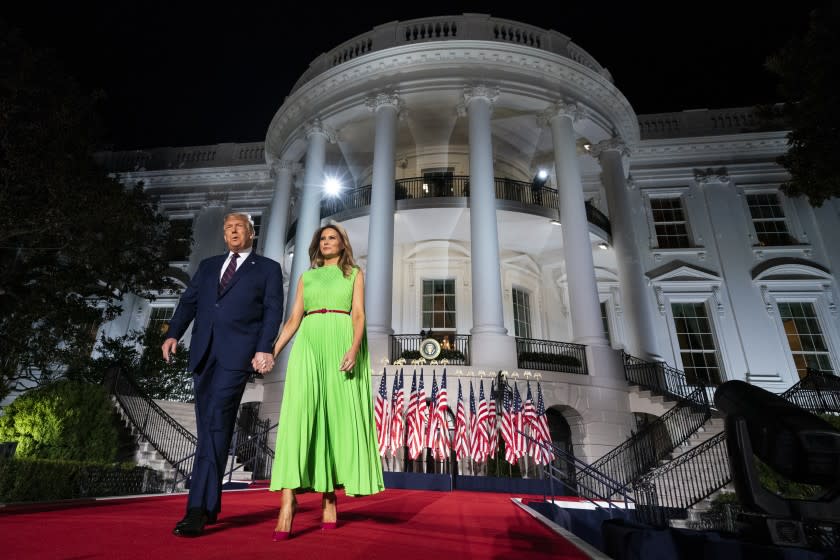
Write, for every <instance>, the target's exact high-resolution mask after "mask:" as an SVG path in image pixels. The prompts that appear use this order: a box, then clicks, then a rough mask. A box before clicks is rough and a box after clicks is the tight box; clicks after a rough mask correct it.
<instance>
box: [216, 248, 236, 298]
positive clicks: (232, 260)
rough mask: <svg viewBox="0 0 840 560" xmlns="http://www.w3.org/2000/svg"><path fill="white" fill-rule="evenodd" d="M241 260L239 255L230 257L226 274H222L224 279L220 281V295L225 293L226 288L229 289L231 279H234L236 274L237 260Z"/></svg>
mask: <svg viewBox="0 0 840 560" xmlns="http://www.w3.org/2000/svg"><path fill="white" fill-rule="evenodd" d="M238 258H239V253H234V254H232V255H231V256H230V263H228V266H227V268H226V269H225V273H224V274H222V279H221V280H220V281H219V293H220V294H221V293H222V292H224V291H225V287H227V285H228V283H229V282H230V279H231V278H233V275H234V274H236V259H238Z"/></svg>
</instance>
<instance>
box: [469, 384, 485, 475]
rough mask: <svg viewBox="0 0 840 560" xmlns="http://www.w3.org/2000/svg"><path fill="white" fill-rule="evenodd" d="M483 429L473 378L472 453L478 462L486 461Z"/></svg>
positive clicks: (471, 410)
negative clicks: (479, 417)
mask: <svg viewBox="0 0 840 560" xmlns="http://www.w3.org/2000/svg"><path fill="white" fill-rule="evenodd" d="M483 429H484V426H483V425H482V424H481V423H480V422H479V420H478V412H476V410H475V393H474V392H473V384H472V380H470V455H471V456H472V458H473V461H475V462H477V463H481V462H483V461H484V459H483V457H482V452H483V447H482V441H481V434H480V433H479V432H480V431H481V430H483Z"/></svg>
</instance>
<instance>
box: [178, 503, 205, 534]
mask: <svg viewBox="0 0 840 560" xmlns="http://www.w3.org/2000/svg"><path fill="white" fill-rule="evenodd" d="M208 517H209V516H208V515H207V513H205V511H204V510H203V509H202V508H190V509H188V510H187V515H185V516H184V518H183V519H182V520H181V521H179V522H178V523H176V524H175V528H174V529H173V530H172V534H173V535H177V536H179V537H199V536H201V534H202V533H204V526H205V525H206V524H207V522H208ZM214 517H215V515H214ZM214 521H215V519H214Z"/></svg>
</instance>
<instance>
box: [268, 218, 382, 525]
mask: <svg viewBox="0 0 840 560" xmlns="http://www.w3.org/2000/svg"><path fill="white" fill-rule="evenodd" d="M309 257H310V260H311V261H312V268H310V269H309V270H307V271H306V272H304V273H303V274H302V275H301V277H300V280H299V281H298V285H297V291H296V292H295V301H294V304H293V306H292V311H291V315H290V316H289V319H288V321H287V322H286V324H285V325H284V326H283V329H282V330H281V332H280V336H279V337H278V338H277V342H275V344H274V356H275V357H276V356H277V355H278V354H279V353H280V351H281V350H283V348H284V347H285V346H286V344H287V343H288V342H289V340H291V338H292V337H293V336H295V333H297V337H296V338H295V342H294V344H293V345H292V350H291V352H290V354H289V361H288V366H287V368H286V386H285V388H284V390H283V401H282V405H281V408H280V420H279V426H278V429H277V445H276V446H275V458H274V465H273V466H272V472H271V487H270V488H271V490H275V491H277V490H279V491H281V493H282V495H281V506H280V515H279V516H278V518H277V526H276V527H275V531H274V535H273V538H274V540H285V539H287V538H289V536H290V533H291V528H292V520H293V518H294V514H295V508H296V501H295V491H296V490H313V491H315V492H321V493H322V501H321V508H322V512H321V513H322V517H321V528H322V529H334V528H335V527H336V517H337V514H336V497H335V488H336V487H337V486H342V487H344V491H345V493H346V494H347V495H354V496H364V495H368V494H374V493H376V492H379V491H381V490H382V489H383V488H384V484H383V482H382V464H381V462H380V459H379V453H378V451H377V446H376V427H375V423H374V420H373V403H372V398H371V390H370V376H371V370H370V357H369V355H368V350H367V336H366V333H365V309H364V278H363V276H362V272H361V270H359V267H358V266H356V264H355V262H354V260H353V249H352V247H351V246H350V240H349V239H348V237H347V232H346V231H345V230H344V228H342V227H341V226H339V225H335V224H332V225H327V226H323V227H321V228H320V229H318V231H316V232H315V235H314V236H313V237H312V243H311V244H310V246H309Z"/></svg>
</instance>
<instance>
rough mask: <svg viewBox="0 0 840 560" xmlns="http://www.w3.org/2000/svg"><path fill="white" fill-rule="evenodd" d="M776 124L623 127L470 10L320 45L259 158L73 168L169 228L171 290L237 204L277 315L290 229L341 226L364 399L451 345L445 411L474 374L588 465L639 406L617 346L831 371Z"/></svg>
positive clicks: (836, 222) (644, 122)
mask: <svg viewBox="0 0 840 560" xmlns="http://www.w3.org/2000/svg"><path fill="white" fill-rule="evenodd" d="M616 56H620V54H618V53H617V54H616ZM786 134H787V131H786V130H783V129H781V128H779V129H778V130H766V127H764V128H762V129H761V130H760V129H759V126H758V121H757V120H756V117H755V115H754V112H753V110H752V109H750V108H733V109H725V110H705V109H703V110H690V111H683V112H679V113H663V114H651V115H637V114H636V113H635V112H634V110H633V108H632V106H631V105H630V103H629V102H628V101H627V99H626V98H625V97H624V95H623V94H622V93H621V91H620V90H619V89H618V87H616V85H615V84H613V81H612V78H611V76H610V73H609V71H608V70H607V69H606V68H605V67H603V66H602V65H601V64H600V63H599V62H598V61H596V60H594V59H593V58H592V57H591V56H590V55H589V54H588V53H586V51H584V50H583V49H582V48H581V47H580V46H578V45H576V44H574V43H573V42H571V41H570V40H569V38H568V37H566V36H564V35H562V34H560V33H557V32H554V31H546V30H543V29H539V28H535V27H531V26H528V25H524V24H521V23H517V22H513V21H509V20H502V19H498V18H493V17H490V16H485V15H477V14H470V15H463V16H453V17H433V18H427V19H421V20H412V21H408V22H392V23H388V24H385V25H381V26H378V27H375V28H374V29H373V30H372V31H370V32H368V33H366V34H364V35H360V36H358V37H354V38H353V39H351V40H349V41H347V42H345V43H343V44H341V45H339V46H337V47H335V48H333V49H332V50H330V51H329V52H326V53H324V54H322V55H321V56H320V57H318V58H317V59H316V60H315V61H313V62H312V64H311V65H310V68H309V70H307V72H305V73H304V75H303V76H301V78H300V79H299V80H298V82H297V84H296V85H295V86H294V88H293V89H292V91H291V92H290V93H289V95H288V97H286V99H285V101H284V102H283V104H282V105H281V106H280V107H279V109H278V110H277V113H276V114H275V116H274V118H273V119H272V121H271V123H269V124H268V131H267V134H266V138H265V140H264V142H254V143H247V144H219V145H214V146H192V147H183V148H160V149H152V150H138V151H127V152H104V153H100V154H98V155H97V157H98V158H99V160H100V162H101V163H102V165H104V166H105V167H106V168H107V169H108V170H109V171H111V172H113V173H115V174H118V176H119V177H120V179H121V180H122V181H124V182H125V183H126V184H134V183H136V182H138V181H142V182H143V184H144V185H145V188H146V189H147V190H149V191H150V192H152V193H154V194H155V195H156V196H158V197H159V199H160V201H161V209H162V211H163V212H164V213H166V215H167V216H168V217H169V218H170V219H171V220H173V223H174V224H176V225H177V227H176V228H174V229H175V231H176V232H186V233H184V236H185V238H189V232H191V233H192V239H193V242H192V245H191V247H187V246H185V245H184V246H183V249H184V251H183V252H182V253H181V254H173V256H172V258H173V260H172V263H171V265H172V276H173V277H175V278H177V279H179V280H180V281H181V282H184V283H186V282H187V279H188V278H189V276H190V275H191V274H192V273H193V272H194V271H195V270H196V267H197V265H198V262H199V261H200V260H201V259H203V258H206V257H208V256H210V255H214V254H218V253H221V252H222V251H223V250H224V243H223V240H222V236H221V223H222V216H223V215H224V214H225V213H226V212H229V211H242V212H248V213H250V214H251V215H252V216H254V218H255V220H256V222H257V226H258V232H257V233H258V235H257V251H258V252H260V253H262V254H264V255H266V256H268V257H271V258H273V259H276V260H277V261H279V262H280V263H281V264H282V266H283V270H284V272H285V275H286V282H287V300H286V301H287V302H290V301H292V299H293V297H294V287H295V286H296V283H297V279H298V277H299V276H300V275H301V274H302V272H303V271H304V270H306V269H307V268H308V266H309V262H308V259H307V257H306V254H307V248H308V245H309V241H310V239H311V236H312V233H313V232H314V231H315V229H317V227H319V225H320V224H323V223H328V222H331V221H332V222H337V223H340V224H342V225H343V226H344V227H345V228H346V229H347V231H348V233H349V235H350V239H351V241H352V243H353V248H354V251H355V254H356V256H357V257H358V260H359V262H360V265H361V266H362V268H363V269H364V271H365V279H366V288H367V290H366V312H367V326H368V337H369V343H370V349H371V361H372V367H373V370H374V383H373V384H374V386H377V385H378V381H379V377H378V376H379V375H381V374H382V372H383V370H384V371H387V372H388V373H389V374H391V373H393V372H394V370H395V368H396V367H398V366H394V365H392V364H393V362H394V361H395V360H397V359H399V358H400V357H409V358H410V357H411V356H414V354H412V353H411V352H412V351H416V350H417V348H418V344H419V341H420V339H421V335H420V332H421V331H423V332H424V334H423V336H430V335H429V332H428V331H430V330H431V331H432V335H431V336H433V337H434V338H436V339H438V340H439V341H443V340H444V337H446V340H447V343H450V344H451V345H452V347H453V351H452V353H450V354H449V356H450V357H451V358H452V359H451V360H450V364H449V365H448V376H449V382H450V395H453V392H454V391H453V389H452V387H453V386H454V385H456V384H457V383H456V380H458V379H460V380H461V381H463V382H465V383H467V382H469V381H470V380H473V381H477V380H478V379H481V378H482V377H486V379H487V382H488V383H489V378H490V377H491V376H493V375H495V374H496V372H498V371H506V372H507V373H508V377H509V378H512V379H518V380H519V381H520V382H521V381H525V380H526V379H529V380H535V379H539V381H540V383H541V386H542V389H543V392H544V397H545V406H546V408H548V409H550V410H552V411H553V412H554V414H555V415H558V416H559V417H562V419H563V420H564V421H565V424H567V426H568V428H569V433H570V442H569V445H570V447H571V448H572V449H573V450H574V453H575V455H576V456H578V457H580V458H582V459H584V460H589V461H591V460H594V459H596V458H598V457H601V456H602V455H604V453H606V452H607V451H609V450H610V449H612V448H613V447H614V446H615V445H617V444H618V443H620V442H622V441H624V440H625V439H626V438H627V437H628V435H629V434H630V433H631V431H632V430H635V429H636V420H635V418H634V413H653V414H658V413H660V412H657V409H656V408H655V407H651V406H650V403H647V402H646V401H644V400H643V399H639V398H638V397H637V395H635V394H634V393H633V391H632V390H631V389H630V386H629V384H628V382H627V380H626V379H625V373H624V367H623V363H624V356H625V354H630V355H632V356H636V357H639V358H642V359H645V360H655V361H664V362H666V363H667V364H668V365H670V366H672V367H674V368H676V369H678V370H681V371H683V372H685V377H686V379H687V380H688V381H689V383H695V382H699V381H702V382H704V383H706V384H710V385H715V384H719V383H720V382H722V381H726V380H731V379H743V380H746V381H749V382H750V383H754V384H757V385H760V386H762V387H764V388H767V389H770V390H772V391H774V392H781V391H783V390H785V389H786V388H788V387H789V386H791V385H792V384H794V383H795V382H797V381H798V380H799V379H800V376H802V375H804V374H805V372H806V370H807V369H808V368H814V369H820V370H823V371H828V372H836V371H837V368H838V367H840V362H838V359H840V320H838V308H837V306H838V301H840V293H838V287H837V282H836V274H835V273H836V271H837V270H838V267H840V243H837V242H836V241H837V236H838V234H837V232H840V202H838V201H837V200H836V199H831V200H829V201H827V202H826V203H825V204H824V205H823V206H822V207H820V208H814V207H812V206H810V205H809V204H808V203H807V201H805V200H804V199H798V198H788V197H786V196H785V195H784V194H783V193H782V192H781V191H780V185H781V184H782V183H783V182H784V181H785V180H786V178H787V175H786V173H785V170H784V169H783V168H782V167H780V166H779V165H778V164H777V163H776V158H777V157H778V156H779V155H781V154H783V153H784V152H785V150H786V148H787V142H786ZM330 178H334V179H336V180H338V182H339V183H340V184H341V190H340V191H339V192H338V193H337V194H335V195H331V194H327V193H326V191H325V189H324V184H325V182H326V180H327V179H330ZM182 245H183V244H182ZM175 246H177V243H176V244H175ZM176 303H177V299H176V298H174V297H162V298H159V299H157V300H156V301H154V302H152V303H150V302H147V301H145V300H140V299H139V298H138V299H135V300H127V301H126V306H125V311H124V314H123V316H122V317H120V318H119V319H117V320H116V321H114V322H112V323H109V324H107V325H105V326H104V327H103V330H104V332H105V334H107V335H110V336H117V335H121V334H125V333H126V332H127V331H129V330H130V329H137V328H143V327H145V326H147V325H148V323H149V322H150V321H160V322H165V321H166V320H167V319H168V318H169V316H171V313H172V311H173V310H174V306H175V304H176ZM551 356H562V357H563V359H561V360H554V359H553V358H551ZM569 356H571V358H569ZM405 367H406V370H405V371H406V373H409V374H410V368H412V367H413V366H410V365H407V366H405ZM426 368H427V369H429V366H428V365H427V366H426ZM480 372H481V374H480ZM283 383H284V371H283V367H278V368H277V369H276V370H275V371H274V372H272V373H271V374H270V375H268V376H266V377H265V378H264V379H262V380H260V381H258V382H257V383H255V384H253V385H252V386H251V387H250V388H249V390H248V392H247V393H246V397H245V399H246V400H257V401H261V402H262V406H261V411H262V414H263V415H265V416H268V417H270V418H271V419H272V423H273V421H275V420H276V418H277V415H278V413H279V406H280V402H281V400H282V393H283ZM271 441H273V440H271Z"/></svg>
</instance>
